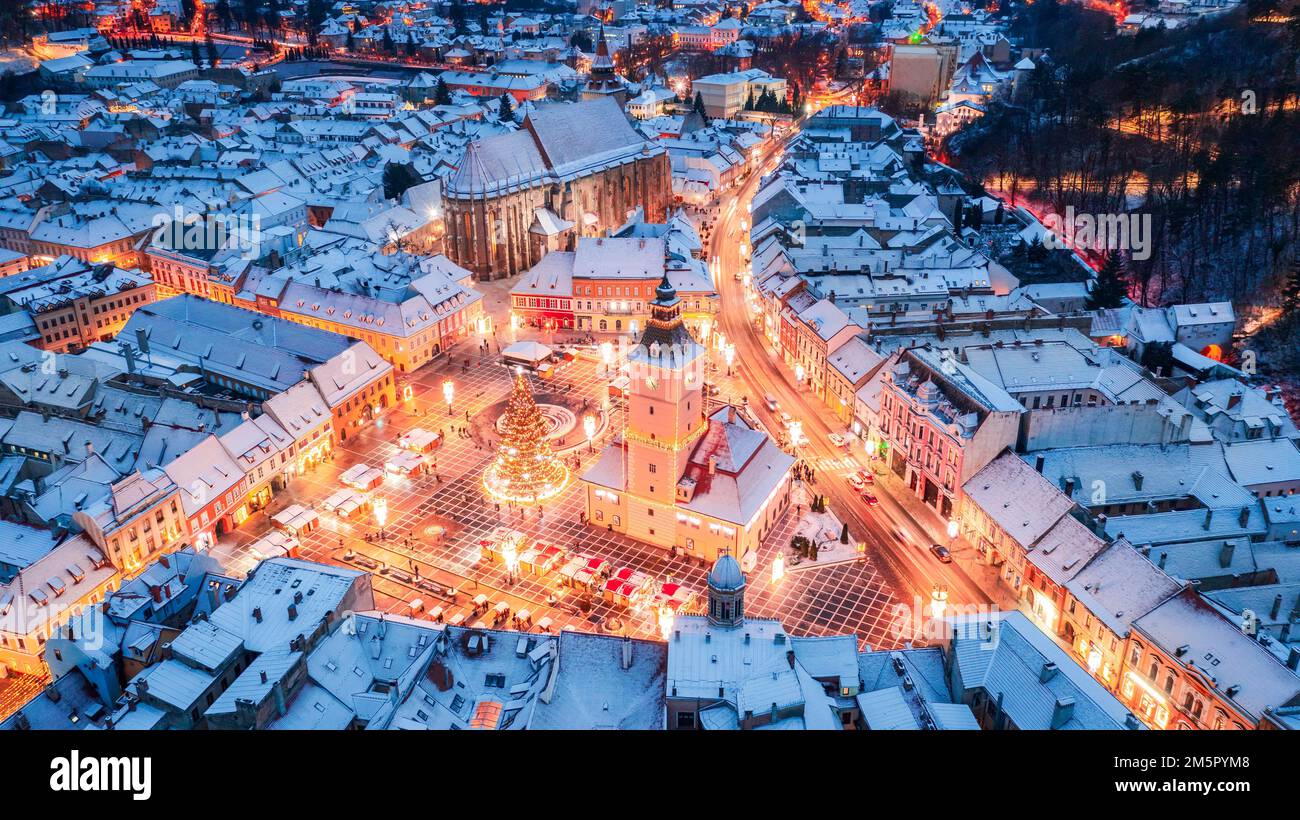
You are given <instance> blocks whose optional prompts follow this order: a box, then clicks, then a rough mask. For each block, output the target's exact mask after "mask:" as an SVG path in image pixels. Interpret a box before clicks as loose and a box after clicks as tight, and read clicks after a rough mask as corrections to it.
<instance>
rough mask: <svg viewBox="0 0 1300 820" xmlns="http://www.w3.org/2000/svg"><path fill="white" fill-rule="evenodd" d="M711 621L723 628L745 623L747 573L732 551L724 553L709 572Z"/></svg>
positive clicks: (731, 627)
mask: <svg viewBox="0 0 1300 820" xmlns="http://www.w3.org/2000/svg"><path fill="white" fill-rule="evenodd" d="M709 623H710V624H712V625H713V626H717V627H722V628H723V629H734V628H736V627H738V626H743V625H744V623H745V573H743V572H741V570H740V562H739V561H737V560H736V559H735V558H732V557H731V554H730V553H723V554H722V556H721V557H719V558H718V560H717V561H716V562H714V564H713V569H712V571H710V572H709Z"/></svg>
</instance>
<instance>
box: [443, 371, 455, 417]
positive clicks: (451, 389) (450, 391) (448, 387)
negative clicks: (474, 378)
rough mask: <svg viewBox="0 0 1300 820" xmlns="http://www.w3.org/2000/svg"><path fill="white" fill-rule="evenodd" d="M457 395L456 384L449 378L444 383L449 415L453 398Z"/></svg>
mask: <svg viewBox="0 0 1300 820" xmlns="http://www.w3.org/2000/svg"><path fill="white" fill-rule="evenodd" d="M455 395H456V385H454V384H452V383H451V379H447V380H446V381H444V382H443V383H442V397H443V398H444V399H446V400H447V415H449V416H450V415H451V414H452V413H451V400H452V398H453V397H455Z"/></svg>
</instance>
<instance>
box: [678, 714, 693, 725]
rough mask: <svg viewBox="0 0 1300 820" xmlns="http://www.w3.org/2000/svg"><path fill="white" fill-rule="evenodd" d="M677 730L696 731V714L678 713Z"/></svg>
mask: <svg viewBox="0 0 1300 820" xmlns="http://www.w3.org/2000/svg"><path fill="white" fill-rule="evenodd" d="M677 728H678V729H694V728H695V713H694V712H678V713H677Z"/></svg>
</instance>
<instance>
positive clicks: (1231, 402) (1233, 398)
mask: <svg viewBox="0 0 1300 820" xmlns="http://www.w3.org/2000/svg"><path fill="white" fill-rule="evenodd" d="M1240 404H1241V393H1240V392H1235V393H1233V394H1232V395H1230V396H1228V409H1229V410H1231V409H1233V408H1234V407H1237V406H1238V405H1240Z"/></svg>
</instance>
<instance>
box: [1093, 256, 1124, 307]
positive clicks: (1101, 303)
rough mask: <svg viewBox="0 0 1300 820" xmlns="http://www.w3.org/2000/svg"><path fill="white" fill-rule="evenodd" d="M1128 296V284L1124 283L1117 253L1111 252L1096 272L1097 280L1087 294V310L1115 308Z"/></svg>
mask: <svg viewBox="0 0 1300 820" xmlns="http://www.w3.org/2000/svg"><path fill="white" fill-rule="evenodd" d="M1127 296H1128V283H1127V282H1125V281H1124V270H1123V267H1122V264H1121V262H1120V258H1119V253H1118V252H1117V251H1111V252H1110V253H1109V254H1107V255H1106V260H1105V261H1104V262H1102V264H1101V270H1099V271H1097V279H1096V281H1094V282H1093V284H1092V289H1091V290H1090V291H1089V292H1088V305H1087V307H1088V310H1099V309H1101V308H1117V307H1120V306H1122V305H1123V304H1124V299H1125V298H1126V297H1127Z"/></svg>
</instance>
